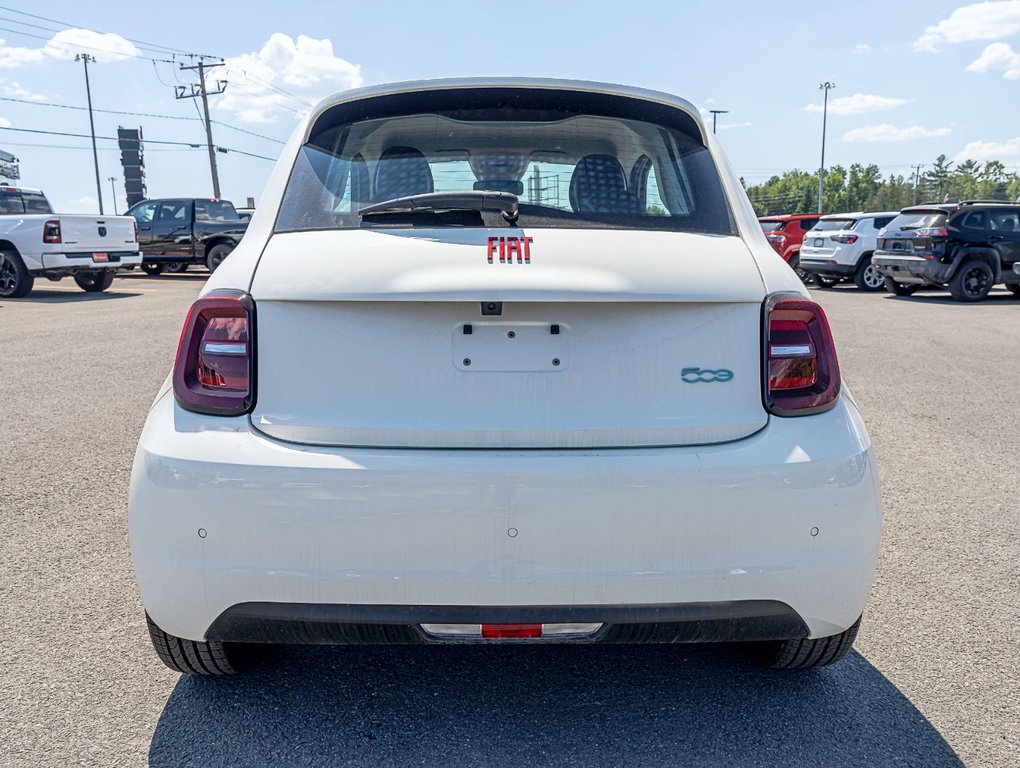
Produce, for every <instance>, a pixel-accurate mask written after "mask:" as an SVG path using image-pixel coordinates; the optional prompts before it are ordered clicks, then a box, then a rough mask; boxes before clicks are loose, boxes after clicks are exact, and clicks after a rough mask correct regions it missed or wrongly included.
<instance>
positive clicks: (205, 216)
mask: <svg viewBox="0 0 1020 768" xmlns="http://www.w3.org/2000/svg"><path fill="white" fill-rule="evenodd" d="M238 218H239V217H238V215H237V211H236V210H234V204H233V203H231V202H230V201H229V200H196V201H195V221H237V219H238Z"/></svg>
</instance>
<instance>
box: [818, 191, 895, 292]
mask: <svg viewBox="0 0 1020 768" xmlns="http://www.w3.org/2000/svg"><path fill="white" fill-rule="evenodd" d="M898 215H899V214H898V212H896V211H886V212H882V213H834V214H830V215H829V216H822V218H821V219H819V220H818V223H817V224H815V225H814V227H812V228H811V230H810V231H809V232H807V233H806V234H805V235H804V242H803V243H802V244H801V247H800V268H801V269H802V270H804V271H805V272H807V273H809V274H812V275H814V276H815V278H816V280H817V281H818V283H819V284H820V285H825V286H830V285H835V284H836V283H838V282H839V281H840V280H843V279H844V278H852V279H853V281H854V283H856V284H857V287H858V288H860V289H861V290H862V291H880V290H882V289H883V288H884V287H885V279H884V278H883V277H882V275H880V274H879V272H878V270H877V269H875V268H874V267H873V266H872V265H871V255H872V254H873V253H874V252H875V248H876V247H877V245H878V232H879V230H880V229H882V228H883V227H885V226H886V225H887V224H888V223H889V222H890V221H892V220H893V219H894V218H896V216H898Z"/></svg>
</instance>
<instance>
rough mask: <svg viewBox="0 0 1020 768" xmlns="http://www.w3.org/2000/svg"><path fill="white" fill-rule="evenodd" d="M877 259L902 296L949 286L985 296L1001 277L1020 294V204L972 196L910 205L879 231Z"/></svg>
mask: <svg viewBox="0 0 1020 768" xmlns="http://www.w3.org/2000/svg"><path fill="white" fill-rule="evenodd" d="M872 263H873V264H874V265H875V268H876V269H878V271H879V272H880V273H881V274H882V276H883V277H884V279H885V283H886V287H887V288H888V289H889V290H890V291H893V292H894V293H895V294H896V295H898V296H909V295H911V294H912V293H914V292H915V291H917V290H918V289H919V288H921V287H923V286H926V285H927V286H939V287H946V286H948V287H949V292H950V293H951V294H952V296H953V298H954V299H956V300H957V301H981V300H982V299H983V298H985V297H986V296H987V295H988V292H989V291H990V290H991V289H992V286H994V285H996V284H997V283H1002V284H1005V286H1006V288H1008V289H1009V290H1010V291H1012V292H1013V293H1014V294H1018V295H1020V274H1018V273H1017V272H1016V271H1015V267H1016V265H1017V264H1018V263H1020V205H1018V204H1016V203H1001V202H984V201H979V200H971V201H965V202H962V203H959V204H945V205H919V206H912V207H910V208H905V209H903V211H901V212H900V215H899V216H897V217H896V218H895V219H893V221H892V222H890V224H889V226H888V227H886V228H885V230H883V231H882V232H881V233H880V234H879V238H878V250H877V251H876V252H875V256H874V257H873V258H872Z"/></svg>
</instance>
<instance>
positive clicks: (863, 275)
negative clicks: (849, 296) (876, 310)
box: [854, 254, 885, 293]
mask: <svg viewBox="0 0 1020 768" xmlns="http://www.w3.org/2000/svg"><path fill="white" fill-rule="evenodd" d="M854 283H855V284H856V285H857V287H858V288H860V289H861V290H862V291H868V292H869V293H870V292H874V291H881V290H883V289H884V288H885V278H884V277H882V273H881V272H879V271H878V270H877V269H875V267H874V265H873V264H872V263H871V254H868V255H867V256H865V257H864V258H862V259H861V263H860V264H858V265H857V271H856V272H854Z"/></svg>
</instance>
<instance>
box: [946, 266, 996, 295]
mask: <svg viewBox="0 0 1020 768" xmlns="http://www.w3.org/2000/svg"><path fill="white" fill-rule="evenodd" d="M994 283H995V273H994V272H992V268H991V267H990V266H988V264H987V262H984V261H980V260H978V259H971V260H970V261H965V262H963V264H961V265H960V268H959V269H958V270H956V274H955V275H953V279H952V280H950V281H949V293H950V294H952V296H953V298H954V299H956V300H957V301H981V300H982V299H983V298H985V296H987V295H988V292H989V291H990V290H992V285H994Z"/></svg>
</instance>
